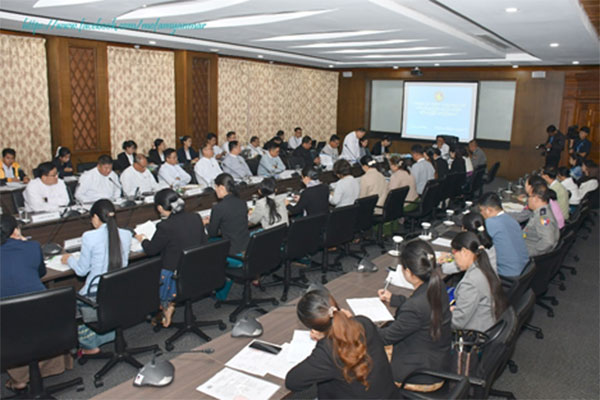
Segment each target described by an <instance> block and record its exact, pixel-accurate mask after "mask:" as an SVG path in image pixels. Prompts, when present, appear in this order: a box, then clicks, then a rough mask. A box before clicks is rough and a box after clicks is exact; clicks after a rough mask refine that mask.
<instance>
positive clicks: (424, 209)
mask: <svg viewBox="0 0 600 400" xmlns="http://www.w3.org/2000/svg"><path fill="white" fill-rule="evenodd" d="M439 187H440V186H439V183H438V182H437V181H434V180H430V181H429V182H427V184H426V185H425V188H424V189H423V193H422V195H421V201H420V202H419V207H418V208H417V209H416V210H413V211H407V212H405V213H404V216H405V217H406V219H407V220H408V221H409V222H410V231H411V232H413V231H414V230H415V224H416V223H417V222H421V221H422V220H424V219H426V218H428V217H431V216H432V215H433V213H434V210H435V207H436V206H437V204H438V200H439ZM431 222H433V221H431Z"/></svg>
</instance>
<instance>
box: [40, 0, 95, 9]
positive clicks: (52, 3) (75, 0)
mask: <svg viewBox="0 0 600 400" xmlns="http://www.w3.org/2000/svg"><path fill="white" fill-rule="evenodd" d="M98 1H100V0H38V2H37V3H35V4H34V5H33V8H42V7H59V6H76V5H78V4H86V3H96V2H98Z"/></svg>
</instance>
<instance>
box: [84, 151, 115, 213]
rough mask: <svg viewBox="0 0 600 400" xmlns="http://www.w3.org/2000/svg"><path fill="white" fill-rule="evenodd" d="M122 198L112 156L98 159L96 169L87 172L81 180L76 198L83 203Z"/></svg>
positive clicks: (103, 156)
mask: <svg viewBox="0 0 600 400" xmlns="http://www.w3.org/2000/svg"><path fill="white" fill-rule="evenodd" d="M120 197H121V185H120V184H119V177H118V176H117V174H116V173H115V172H114V171H113V160H112V158H110V156H107V155H102V156H100V157H98V165H97V166H96V168H92V169H90V170H87V171H85V172H84V173H83V174H82V175H81V177H80V178H79V185H78V186H77V190H76V191H75V198H76V199H77V200H79V201H80V202H82V203H93V202H95V201H96V200H100V199H111V200H116V199H118V198H120Z"/></svg>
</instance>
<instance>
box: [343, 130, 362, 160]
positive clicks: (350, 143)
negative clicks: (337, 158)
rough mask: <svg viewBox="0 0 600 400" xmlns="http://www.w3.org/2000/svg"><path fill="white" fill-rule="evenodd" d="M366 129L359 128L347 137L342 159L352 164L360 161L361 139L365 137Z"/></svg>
mask: <svg viewBox="0 0 600 400" xmlns="http://www.w3.org/2000/svg"><path fill="white" fill-rule="evenodd" d="M366 133H367V131H366V130H365V128H359V129H357V130H355V131H352V132H350V133H348V134H347V135H346V137H345V138H344V145H343V149H342V158H343V159H345V160H348V162H349V163H350V164H353V163H356V162H358V161H359V160H360V143H359V142H360V139H362V138H363V136H365V134H366Z"/></svg>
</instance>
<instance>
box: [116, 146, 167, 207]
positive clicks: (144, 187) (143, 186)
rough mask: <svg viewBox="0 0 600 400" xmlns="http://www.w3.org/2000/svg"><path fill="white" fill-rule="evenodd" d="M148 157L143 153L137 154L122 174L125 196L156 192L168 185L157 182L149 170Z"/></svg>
mask: <svg viewBox="0 0 600 400" xmlns="http://www.w3.org/2000/svg"><path fill="white" fill-rule="evenodd" d="M147 167H148V159H147V158H146V156H145V155H143V154H136V155H135V158H134V161H133V164H132V165H130V166H129V167H127V168H125V171H123V173H122V174H121V185H122V186H123V194H124V195H125V196H128V197H129V196H134V195H135V194H136V191H137V192H138V194H142V193H155V192H158V191H159V190H161V189H162V188H164V187H166V185H165V184H160V183H158V182H156V179H155V178H154V175H152V172H150V171H149V170H148V168H147Z"/></svg>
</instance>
